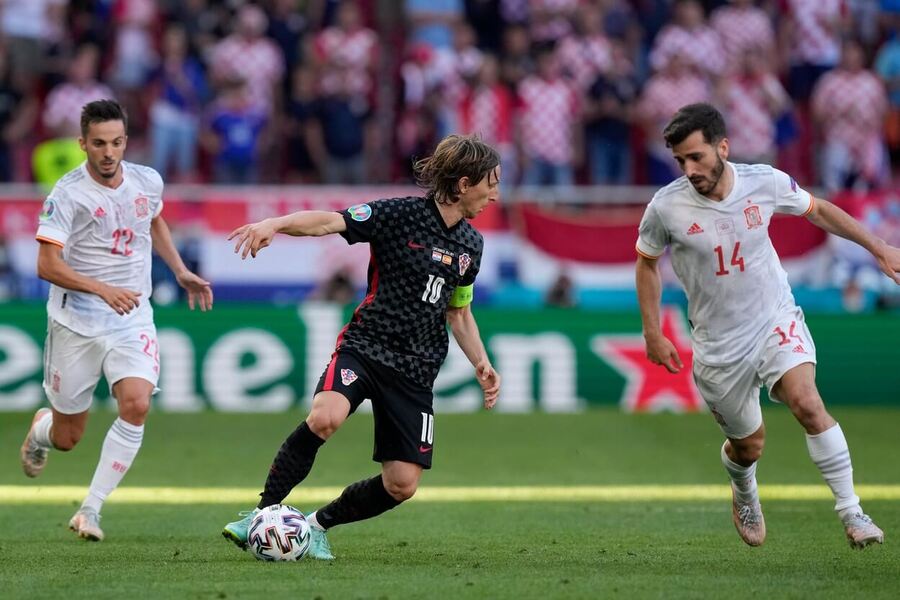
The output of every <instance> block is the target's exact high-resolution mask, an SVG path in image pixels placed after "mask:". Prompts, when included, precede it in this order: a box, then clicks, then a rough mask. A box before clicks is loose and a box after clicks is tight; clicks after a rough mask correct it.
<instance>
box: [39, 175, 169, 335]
mask: <svg viewBox="0 0 900 600" xmlns="http://www.w3.org/2000/svg"><path fill="white" fill-rule="evenodd" d="M121 164H122V172H123V176H124V179H123V180H122V184H121V185H119V187H118V188H116V189H110V188H107V187H104V186H102V185H100V184H99V183H97V182H96V181H94V179H93V178H92V177H91V176H90V174H89V173H88V171H87V165H86V163H82V165H81V166H80V167H78V168H76V169H73V170H72V171H70V172H69V173H67V174H66V175H64V176H63V177H62V179H60V180H59V181H58V182H57V184H56V186H55V187H54V188H53V191H51V192H50V195H49V196H48V197H47V200H46V201H45V202H44V208H43V210H42V211H41V215H40V217H39V224H38V230H37V236H36V237H37V239H38V240H40V241H43V242H49V243H52V244H56V245H57V246H61V247H62V249H63V251H62V255H63V260H65V261H66V263H67V264H68V265H69V266H70V267H72V268H73V269H74V270H75V271H77V272H78V273H81V274H82V275H87V276H88V277H92V278H94V279H97V280H98V281H102V282H103V283H106V284H109V285H113V286H116V287H122V288H127V289H130V290H134V291H138V292H141V296H140V298H139V301H140V305H139V306H138V308H136V309H135V310H133V311H131V313H129V314H127V315H124V316H120V315H118V314H117V313H116V311H115V310H113V309H112V308H111V307H110V306H109V305H108V304H107V303H106V302H104V301H103V299H102V298H100V296H97V295H95V294H89V293H85V292H76V291H72V290H68V289H65V288H61V287H59V286H57V285H52V284H51V286H50V297H49V299H48V301H47V313H48V314H49V316H50V318H52V319H53V320H55V321H56V322H58V323H59V324H61V325H63V326H65V327H68V328H69V329H71V330H72V331H75V332H76V333H79V334H81V335H85V336H96V335H103V334H105V333H108V332H111V331H115V330H118V329H121V328H124V327H130V326H132V325H137V324H140V323H146V322H152V320H153V309H152V308H151V306H150V292H151V283H150V265H151V260H152V248H153V243H152V240H151V239H150V222H151V220H152V219H153V218H155V217H157V216H158V215H159V214H160V213H161V212H162V207H163V202H162V191H163V182H162V178H161V177H160V175H159V173H157V172H156V171H155V170H153V169H151V168H150V167H144V166H141V165H137V164H134V163H126V162H125V161H122V163H121Z"/></svg>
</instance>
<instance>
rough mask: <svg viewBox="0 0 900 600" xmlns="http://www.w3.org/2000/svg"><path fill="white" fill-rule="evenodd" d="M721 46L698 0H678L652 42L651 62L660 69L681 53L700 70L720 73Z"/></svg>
mask: <svg viewBox="0 0 900 600" xmlns="http://www.w3.org/2000/svg"><path fill="white" fill-rule="evenodd" d="M722 46H723V43H722V40H721V39H720V38H719V34H718V33H716V32H715V30H713V28H712V27H709V26H708V25H707V24H706V18H705V16H704V14H703V5H701V4H700V2H699V1H698V0H675V5H674V14H673V19H672V22H671V23H669V24H668V25H666V26H665V27H663V28H662V30H661V31H660V32H659V35H657V36H656V39H655V40H654V42H653V49H652V50H651V52H650V65H651V66H652V67H653V70H654V71H661V70H662V69H664V68H665V66H666V64H667V63H668V62H669V61H670V60H671V59H672V57H674V56H675V55H680V56H681V57H682V59H683V60H685V61H686V62H687V64H688V65H689V66H691V67H693V68H694V69H696V70H697V71H698V72H700V73H705V74H706V75H707V76H713V77H714V76H718V75H720V74H721V73H722V71H723V70H724V68H725V54H724V52H723V50H722ZM656 137H658V136H656Z"/></svg>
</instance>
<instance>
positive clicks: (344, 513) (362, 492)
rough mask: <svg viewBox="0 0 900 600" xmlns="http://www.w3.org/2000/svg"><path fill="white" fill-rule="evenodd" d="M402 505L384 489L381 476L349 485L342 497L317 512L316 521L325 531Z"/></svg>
mask: <svg viewBox="0 0 900 600" xmlns="http://www.w3.org/2000/svg"><path fill="white" fill-rule="evenodd" d="M398 504H400V501H399V500H395V499H394V497H393V496H391V495H390V494H388V493H387V490H386V489H384V482H383V481H382V480H381V475H377V476H375V477H373V478H371V479H363V480H362V481H357V482H356V483H351V484H350V485H348V486H347V487H346V488H345V489H344V491H343V493H341V495H340V497H339V498H337V499H336V500H333V501H332V502H331V504H328V505H327V506H323V507H322V508H320V509H319V510H317V511H316V520H317V521H318V522H319V525H321V526H322V527H324V528H325V529H329V528H330V527H334V526H335V525H343V524H344V523H353V522H354V521H362V520H363V519H371V518H372V517H377V516H378V515H380V514H381V513H383V512H385V511H388V510H391V509H392V508H394V507H395V506H397V505H398Z"/></svg>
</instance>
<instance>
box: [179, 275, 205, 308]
mask: <svg viewBox="0 0 900 600" xmlns="http://www.w3.org/2000/svg"><path fill="white" fill-rule="evenodd" d="M175 279H176V280H177V281H178V285H180V286H181V287H183V288H184V289H185V291H187V293H188V306H189V307H190V308H191V310H194V307H195V306H200V310H202V311H203V312H206V311H207V310H212V307H213V293H212V287H210V283H209V282H208V281H206V280H205V279H203V278H201V277H200V276H198V275H197V274H195V273H191V272H190V271H184V272H183V273H179V274H178V275H176V276H175Z"/></svg>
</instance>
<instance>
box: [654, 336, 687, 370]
mask: <svg viewBox="0 0 900 600" xmlns="http://www.w3.org/2000/svg"><path fill="white" fill-rule="evenodd" d="M646 342H647V358H648V359H650V362H652V363H653V364H655V365H662V366H664V367H665V368H666V370H667V371H669V373H678V372H679V371H681V369H683V368H684V363H682V362H681V357H680V356H678V350H676V349H675V345H674V344H673V343H672V342H671V341H669V338H667V337H665V336H663V335H660V336H655V337H651V338H647V340H646Z"/></svg>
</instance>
